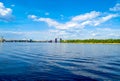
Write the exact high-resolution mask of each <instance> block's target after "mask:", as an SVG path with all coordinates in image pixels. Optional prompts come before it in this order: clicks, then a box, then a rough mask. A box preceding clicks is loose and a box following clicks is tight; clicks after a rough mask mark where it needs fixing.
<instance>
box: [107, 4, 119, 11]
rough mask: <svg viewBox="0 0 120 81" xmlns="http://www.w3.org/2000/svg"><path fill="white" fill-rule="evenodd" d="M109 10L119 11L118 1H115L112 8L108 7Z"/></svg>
mask: <svg viewBox="0 0 120 81" xmlns="http://www.w3.org/2000/svg"><path fill="white" fill-rule="evenodd" d="M109 10H110V11H120V3H117V4H116V5H115V6H114V7H113V8H110V9H109Z"/></svg>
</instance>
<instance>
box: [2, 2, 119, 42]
mask: <svg viewBox="0 0 120 81" xmlns="http://www.w3.org/2000/svg"><path fill="white" fill-rule="evenodd" d="M0 36H1V37H2V36H3V37H4V38H5V39H33V40H52V39H54V38H62V39H120V0H0Z"/></svg>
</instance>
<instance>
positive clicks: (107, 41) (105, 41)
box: [61, 39, 120, 44]
mask: <svg viewBox="0 0 120 81" xmlns="http://www.w3.org/2000/svg"><path fill="white" fill-rule="evenodd" d="M61 43H80V44H120V39H85V40H80V39H77V40H62V41H61Z"/></svg>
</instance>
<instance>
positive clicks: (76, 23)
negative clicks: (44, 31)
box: [29, 11, 118, 29]
mask: <svg viewBox="0 0 120 81" xmlns="http://www.w3.org/2000/svg"><path fill="white" fill-rule="evenodd" d="M117 16H118V15H117V14H108V15H106V16H101V13H100V12H96V11H91V12H90V13H86V14H82V15H78V16H75V17H73V18H72V19H71V20H70V21H68V22H66V23H59V22H57V21H55V20H53V19H51V18H37V17H36V16H35V15H31V16H30V17H29V18H31V19H32V20H34V21H37V22H41V21H42V22H45V23H47V24H48V25H49V26H51V27H55V28H56V29H71V28H72V29H74V28H77V29H78V28H84V27H86V26H98V25H100V24H101V23H104V22H106V21H108V20H110V19H112V18H114V17H117Z"/></svg>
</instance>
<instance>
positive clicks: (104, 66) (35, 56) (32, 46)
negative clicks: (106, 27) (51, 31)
mask: <svg viewBox="0 0 120 81" xmlns="http://www.w3.org/2000/svg"><path fill="white" fill-rule="evenodd" d="M46 80H47V81H48V80H50V81H103V80H105V81H120V44H62V43H0V81H46Z"/></svg>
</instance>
